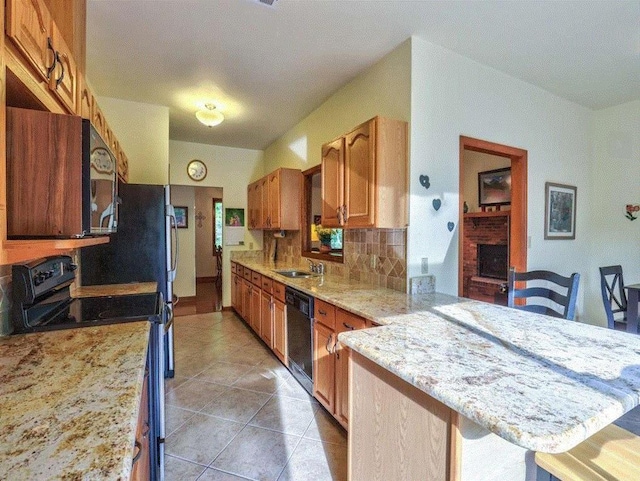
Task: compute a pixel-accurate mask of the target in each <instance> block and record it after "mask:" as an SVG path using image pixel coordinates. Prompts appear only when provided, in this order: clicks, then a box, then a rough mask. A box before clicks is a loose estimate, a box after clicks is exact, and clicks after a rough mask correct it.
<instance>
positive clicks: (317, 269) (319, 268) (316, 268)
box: [307, 259, 324, 275]
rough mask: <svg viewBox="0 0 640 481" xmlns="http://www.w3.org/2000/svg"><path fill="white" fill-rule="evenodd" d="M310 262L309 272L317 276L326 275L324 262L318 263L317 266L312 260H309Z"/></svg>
mask: <svg viewBox="0 0 640 481" xmlns="http://www.w3.org/2000/svg"><path fill="white" fill-rule="evenodd" d="M307 261H308V262H309V270H310V271H311V272H313V273H315V274H320V275H324V264H323V263H322V262H318V263H317V264H316V263H315V262H313V261H312V260H311V259H307Z"/></svg>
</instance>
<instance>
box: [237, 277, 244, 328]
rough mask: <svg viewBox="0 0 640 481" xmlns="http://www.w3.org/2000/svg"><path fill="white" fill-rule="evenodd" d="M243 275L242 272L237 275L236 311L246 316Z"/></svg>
mask: <svg viewBox="0 0 640 481" xmlns="http://www.w3.org/2000/svg"><path fill="white" fill-rule="evenodd" d="M242 283H243V280H242V276H241V275H240V274H237V275H236V285H235V289H236V306H237V308H236V312H237V313H238V315H239V316H240V317H242V318H244V311H243V309H244V305H243V304H242V289H243V287H242Z"/></svg>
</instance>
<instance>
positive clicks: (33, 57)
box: [5, 0, 77, 113]
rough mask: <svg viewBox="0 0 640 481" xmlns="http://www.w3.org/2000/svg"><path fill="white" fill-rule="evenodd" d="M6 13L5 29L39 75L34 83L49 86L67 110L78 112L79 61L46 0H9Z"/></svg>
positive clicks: (33, 84)
mask: <svg viewBox="0 0 640 481" xmlns="http://www.w3.org/2000/svg"><path fill="white" fill-rule="evenodd" d="M6 13H7V18H6V30H5V32H6V34H7V36H8V37H9V38H10V39H11V40H12V42H13V44H14V45H15V47H16V48H17V50H18V52H19V53H20V54H21V55H22V57H23V59H24V60H25V61H26V62H27V63H28V64H29V66H30V67H31V68H32V70H33V72H35V74H36V79H35V80H36V82H35V83H31V84H32V86H34V87H35V86H36V85H46V86H47V88H48V89H49V90H50V92H52V93H53V94H54V96H55V98H56V100H57V101H58V102H59V103H60V104H61V105H62V106H64V107H65V108H66V113H76V87H77V66H76V62H75V60H74V58H73V54H72V51H71V49H70V48H69V47H68V45H67V42H66V41H65V40H64V38H63V36H62V34H61V32H60V30H59V28H58V25H57V24H56V23H55V22H54V21H53V18H52V16H51V13H50V12H49V9H48V8H47V6H46V4H45V2H44V1H43V0H9V1H8V2H7V4H6ZM12 67H14V70H20V69H19V68H16V66H13V65H12ZM43 80H44V82H45V83H44V84H40V81H43ZM41 88H42V87H41Z"/></svg>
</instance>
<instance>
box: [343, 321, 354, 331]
mask: <svg viewBox="0 0 640 481" xmlns="http://www.w3.org/2000/svg"><path fill="white" fill-rule="evenodd" d="M342 325H343V326H344V327H346V328H347V329H350V330H352V331H353V330H354V329H355V327H353V326H352V325H351V324H347V323H346V322H343V323H342Z"/></svg>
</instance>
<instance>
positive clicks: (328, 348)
mask: <svg viewBox="0 0 640 481" xmlns="http://www.w3.org/2000/svg"><path fill="white" fill-rule="evenodd" d="M331 339H333V333H331V334H329V337H327V346H326V347H327V352H328V353H329V354H333V352H332V351H331V346H330V342H331Z"/></svg>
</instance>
